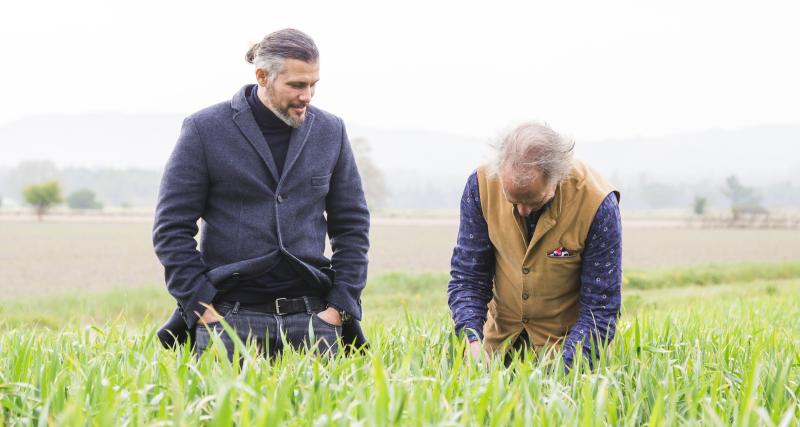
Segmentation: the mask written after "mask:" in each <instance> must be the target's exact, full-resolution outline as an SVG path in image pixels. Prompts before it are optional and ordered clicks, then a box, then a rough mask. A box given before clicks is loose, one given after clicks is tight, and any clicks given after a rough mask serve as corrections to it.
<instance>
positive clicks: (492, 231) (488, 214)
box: [478, 160, 619, 352]
mask: <svg viewBox="0 0 800 427" xmlns="http://www.w3.org/2000/svg"><path fill="white" fill-rule="evenodd" d="M478 185H479V189H480V198H481V208H482V209H483V216H484V218H485V219H486V223H487V225H488V227H489V239H490V240H491V242H492V245H494V248H495V276H494V296H493V298H492V300H491V301H490V302H489V314H488V319H487V321H486V325H485V326H484V335H485V339H484V347H485V348H486V349H487V350H489V351H500V352H505V351H506V349H507V346H508V345H509V344H510V342H511V341H513V339H514V338H516V337H517V336H518V335H519V334H520V333H521V332H522V330H523V329H524V330H526V331H527V332H528V336H529V337H530V338H531V342H532V343H533V346H534V348H535V349H536V351H539V350H541V349H542V347H543V346H546V345H556V346H557V345H560V342H561V340H562V339H563V338H564V337H565V335H566V334H567V332H568V331H569V328H570V327H571V326H572V325H573V324H574V323H575V321H576V320H577V318H578V311H579V309H580V304H579V301H578V299H579V296H580V284H581V281H580V280H581V277H580V276H581V256H582V254H583V248H584V247H585V243H586V236H587V234H588V233H589V227H590V226H591V224H592V221H593V220H594V216H595V214H596V213H597V208H598V207H600V204H601V203H602V201H603V199H605V197H606V196H607V195H608V194H609V193H611V192H614V193H615V194H616V196H617V199H619V192H618V191H616V190H615V189H614V188H613V187H612V186H611V185H610V184H609V183H608V182H606V181H605V179H603V177H601V176H600V175H599V174H598V173H597V172H595V171H594V170H592V169H591V168H589V167H588V166H587V165H585V164H584V163H582V162H580V161H577V160H576V161H575V162H574V163H573V168H572V170H571V172H570V174H569V176H568V177H567V178H566V179H564V180H563V181H562V182H561V183H559V184H558V187H557V188H556V192H555V196H554V198H553V201H552V203H551V204H550V207H549V209H547V210H546V211H545V212H544V213H542V215H541V217H540V218H539V221H538V222H537V224H536V229H535V231H534V234H533V237H532V238H531V240H530V241H528V238H527V235H528V233H527V231H526V226H525V221H524V220H523V219H522V218H521V217H520V216H519V215H518V214H517V213H516V211H515V210H514V205H512V204H511V203H509V202H508V201H506V198H505V195H504V194H503V187H502V185H501V183H500V180H499V178H498V177H497V176H493V177H489V176H487V172H486V167H485V166H484V167H481V168H479V169H478ZM559 247H561V248H564V249H568V250H569V251H570V253H571V255H570V256H569V257H551V256H548V254H551V253H552V252H553V251H554V250H555V249H557V248H559Z"/></svg>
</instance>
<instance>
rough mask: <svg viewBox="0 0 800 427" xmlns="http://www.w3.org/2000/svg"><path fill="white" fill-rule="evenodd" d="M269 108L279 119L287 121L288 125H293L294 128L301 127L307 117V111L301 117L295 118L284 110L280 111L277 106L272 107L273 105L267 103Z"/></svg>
mask: <svg viewBox="0 0 800 427" xmlns="http://www.w3.org/2000/svg"><path fill="white" fill-rule="evenodd" d="M267 108H269V110H270V111H272V112H273V113H274V114H275V115H276V116H277V117H278V118H279V119H281V121H282V122H284V123H286V124H287V125H288V126H291V127H293V128H299V127H300V125H302V124H303V120H305V119H306V115H305V113H303V115H302V116H300V118H299V119H296V120H295V119H293V118H291V117H289V114H288V113H284V112H283V111H278V110H277V109H276V108H272V105H267Z"/></svg>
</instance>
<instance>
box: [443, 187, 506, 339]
mask: <svg viewBox="0 0 800 427" xmlns="http://www.w3.org/2000/svg"><path fill="white" fill-rule="evenodd" d="M494 271H495V261H494V247H493V246H492V244H491V242H490V241H489V228H488V226H487V225H486V220H485V219H484V217H483V212H482V210H481V200H480V194H479V188H478V175H477V172H473V173H472V175H470V177H469V179H467V185H466V186H465V188H464V195H463V196H462V198H461V216H460V225H459V228H458V238H457V240H456V246H455V248H454V249H453V257H452V259H451V261H450V282H449V283H448V285H447V302H448V305H449V306H450V311H451V312H452V316H453V322H454V323H455V330H456V333H459V334H462V333H466V334H467V337H468V338H469V340H470V341H475V340H479V339H482V338H483V325H484V323H486V312H487V310H488V307H487V305H488V304H489V301H490V300H491V299H492V287H493V279H494Z"/></svg>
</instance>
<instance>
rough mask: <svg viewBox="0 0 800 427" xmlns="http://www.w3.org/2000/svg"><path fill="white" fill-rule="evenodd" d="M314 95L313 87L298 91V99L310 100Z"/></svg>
mask: <svg viewBox="0 0 800 427" xmlns="http://www.w3.org/2000/svg"><path fill="white" fill-rule="evenodd" d="M312 96H314V92H313V89H311V88H310V87H307V88H305V89H303V91H302V92H301V93H300V101H303V102H311V97H312Z"/></svg>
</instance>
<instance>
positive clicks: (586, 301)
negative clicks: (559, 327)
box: [563, 193, 622, 367]
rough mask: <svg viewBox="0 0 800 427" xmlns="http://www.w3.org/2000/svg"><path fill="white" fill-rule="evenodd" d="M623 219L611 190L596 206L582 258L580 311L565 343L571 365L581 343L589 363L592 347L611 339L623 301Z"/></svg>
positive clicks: (568, 362) (565, 350)
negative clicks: (597, 206)
mask: <svg viewBox="0 0 800 427" xmlns="http://www.w3.org/2000/svg"><path fill="white" fill-rule="evenodd" d="M621 287H622V221H621V218H620V212H619V205H618V203H617V197H616V195H615V194H614V193H611V194H609V195H608V196H606V198H605V199H604V200H603V203H601V204H600V207H599V208H598V209H597V213H596V214H595V217H594V220H593V222H592V225H591V226H590V228H589V234H588V235H587V237H586V247H585V249H584V252H583V258H582V260H581V291H580V304H581V308H580V313H579V315H578V320H577V322H575V324H574V325H573V326H572V328H570V331H569V333H568V334H567V338H566V340H565V343H564V353H563V354H564V363H565V364H566V365H567V367H569V366H572V362H573V359H574V356H575V348H576V346H577V345H578V343H582V344H583V347H582V351H583V354H584V355H585V356H586V357H587V358H588V360H589V364H590V365H591V364H592V362H593V360H592V358H591V353H592V348H595V349H596V348H599V346H598V344H601V343H609V342H611V341H612V340H613V339H614V332H615V330H616V324H617V315H618V313H619V309H620V305H621V302H622V293H621V292H622V290H621Z"/></svg>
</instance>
